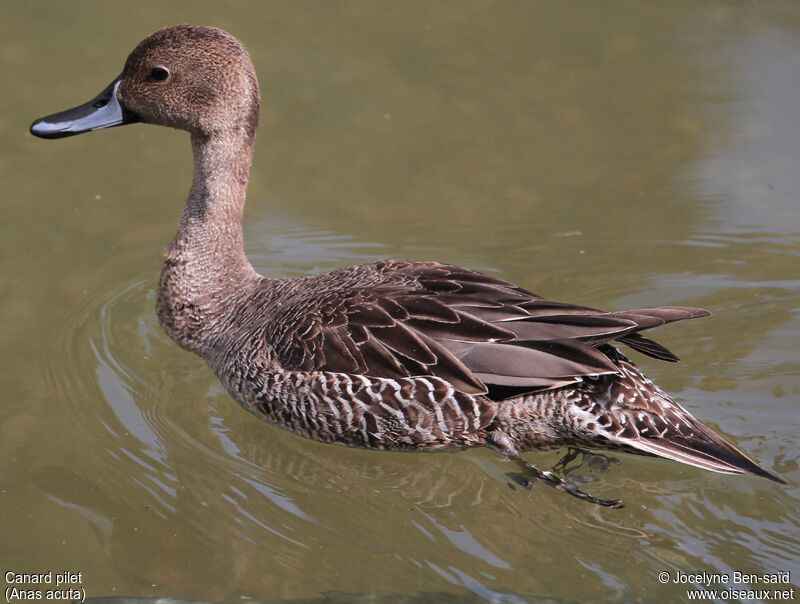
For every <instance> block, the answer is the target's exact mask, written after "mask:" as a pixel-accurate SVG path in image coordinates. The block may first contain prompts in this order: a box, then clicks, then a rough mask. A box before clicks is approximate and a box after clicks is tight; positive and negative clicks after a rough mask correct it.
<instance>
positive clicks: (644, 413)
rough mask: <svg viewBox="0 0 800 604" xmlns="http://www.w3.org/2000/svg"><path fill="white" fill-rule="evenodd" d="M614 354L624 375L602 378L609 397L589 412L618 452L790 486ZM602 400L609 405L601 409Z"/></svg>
mask: <svg viewBox="0 0 800 604" xmlns="http://www.w3.org/2000/svg"><path fill="white" fill-rule="evenodd" d="M610 353H611V355H612V360H613V361H614V363H615V364H616V365H617V367H618V369H619V373H618V374H612V375H606V376H599V378H597V381H596V382H595V386H594V387H595V388H597V387H598V386H600V388H599V389H600V391H602V393H603V395H604V396H599V397H598V396H597V394H599V393H595V394H594V395H593V396H592V397H591V398H592V399H593V400H594V401H595V403H594V404H593V405H592V408H591V409H587V408H585V409H584V411H589V413H588V414H587V418H592V425H593V426H595V431H597V429H598V427H599V428H600V430H601V432H602V436H603V437H604V438H605V439H606V440H607V442H608V443H609V444H610V445H611V446H612V447H619V448H622V449H626V450H628V451H631V452H634V453H640V454H645V455H655V456H657V457H664V458H666V459H672V460H675V461H679V462H681V463H685V464H688V465H691V466H695V467H698V468H703V469H705V470H711V471H712V472H720V473H722V474H754V475H756V476H763V477H764V478H768V479H770V480H773V481H775V482H778V483H780V484H786V481H784V480H783V479H782V478H780V477H778V476H776V475H774V474H772V473H770V472H767V471H766V470H765V469H763V468H762V467H761V466H759V465H758V464H757V463H756V462H754V461H753V460H752V459H750V458H749V457H748V456H747V455H745V454H744V453H742V452H741V451H739V450H738V449H736V448H735V447H734V446H733V445H732V444H730V443H729V442H728V441H726V440H725V439H724V438H722V437H721V436H720V435H719V434H717V433H716V432H714V431H713V430H711V429H710V428H709V427H707V426H705V425H704V424H702V423H701V422H699V421H698V420H697V419H695V418H694V417H693V416H692V415H691V414H690V413H689V412H688V411H686V409H684V408H683V407H681V406H680V405H679V404H678V403H676V402H675V401H673V400H672V399H671V398H670V396H669V395H668V394H667V393H666V392H664V391H663V390H661V388H659V387H658V386H657V385H655V384H654V383H653V382H651V381H650V380H649V379H647V378H646V377H645V376H644V375H642V373H641V371H639V369H638V368H637V367H636V365H634V364H633V363H632V362H631V361H629V360H628V359H627V358H625V356H624V355H622V354H621V353H619V351H617V350H616V349H612V350H611V351H610ZM598 399H602V400H603V402H602V403H599V404H598ZM587 432H588V431H587Z"/></svg>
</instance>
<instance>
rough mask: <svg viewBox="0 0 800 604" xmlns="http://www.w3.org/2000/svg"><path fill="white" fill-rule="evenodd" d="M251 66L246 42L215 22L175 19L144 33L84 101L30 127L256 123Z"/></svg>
mask: <svg viewBox="0 0 800 604" xmlns="http://www.w3.org/2000/svg"><path fill="white" fill-rule="evenodd" d="M258 109H259V92H258V82H257V80H256V75H255V69H254V68H253V64H252V62H251V60H250V56H249V55H248V54H247V51H246V50H245V48H244V46H243V45H242V44H241V42H239V41H238V40H237V39H236V38H234V37H233V36H231V35H230V34H228V33H226V32H224V31H222V30H220V29H216V28H214V27H198V26H192V25H176V26H172V27H167V28H165V29H162V30H159V31H157V32H156V33H154V34H152V35H150V36H148V37H147V38H145V39H144V40H142V42H140V43H139V45H138V46H137V47H136V48H135V49H134V50H133V52H132V53H131V54H130V55H129V56H128V59H127V61H126V62H125V68H124V69H123V71H122V73H121V74H120V75H119V77H117V78H116V79H114V81H113V82H111V84H109V85H108V86H107V87H106V88H105V89H104V90H103V91H102V92H101V93H100V94H98V95H97V96H96V97H94V98H93V99H92V100H90V101H89V102H88V103H84V104H83V105H79V106H77V107H73V108H72V109H67V110H66V111H61V112H60V113H55V114H52V115H48V116H46V117H43V118H40V119H38V120H36V121H35V122H33V124H32V125H31V128H30V131H31V134H33V135H35V136H38V137H40V138H63V137H67V136H73V135H75V134H81V133H82V132H89V131H92V130H100V129H103V128H110V127H112V126H122V125H124V124H130V123H134V122H146V123H150V124H158V125H162V126H170V127H172V128H179V129H181V130H186V131H188V132H191V133H192V134H193V135H197V136H202V137H210V136H213V135H215V134H217V133H223V132H229V131H231V130H239V131H240V132H241V133H243V134H245V136H247V137H248V138H250V139H252V137H253V136H254V134H255V129H256V126H257V125H258Z"/></svg>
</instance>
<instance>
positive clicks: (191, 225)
mask: <svg viewBox="0 0 800 604" xmlns="http://www.w3.org/2000/svg"><path fill="white" fill-rule="evenodd" d="M192 149H193V151H194V178H193V180H192V188H191V190H190V192H189V198H188V200H187V201H186V207H185V209H184V211H183V215H182V216H181V221H180V227H179V228H178V233H177V235H176V236H175V238H174V239H173V240H172V243H171V244H170V245H169V246H168V247H167V250H166V261H165V263H164V268H163V270H162V272H161V281H160V284H159V295H158V303H157V310H158V316H159V319H160V321H161V324H162V326H163V327H164V329H165V331H166V332H167V333H168V334H169V335H170V336H172V338H173V339H175V340H176V341H177V342H178V343H179V344H181V345H182V346H184V347H185V348H189V349H190V350H194V351H196V352H201V353H202V352H205V351H206V350H204V348H205V349H207V348H208V346H209V345H210V343H209V339H210V338H212V337H213V333H205V332H206V331H208V330H213V329H214V328H220V327H221V326H222V325H223V324H224V322H225V319H226V318H227V316H228V315H229V314H230V313H231V312H232V310H233V308H234V307H235V304H236V302H237V300H239V299H240V297H241V296H242V295H244V293H245V291H246V290H247V287H246V286H247V284H248V283H250V282H252V281H253V280H254V279H255V278H257V277H258V275H257V274H256V272H255V271H254V270H253V267H252V266H251V265H250V263H249V262H248V260H247V257H246V256H245V253H244V245H243V244H244V237H243V235H242V214H243V211H244V203H245V194H246V190H247V180H248V175H249V172H250V164H251V161H252V155H253V137H252V136H250V135H248V134H247V133H246V131H245V130H244V129H236V130H235V131H231V132H225V133H222V134H215V135H211V136H200V135H196V134H193V135H192Z"/></svg>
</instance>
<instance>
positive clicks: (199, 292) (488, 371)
mask: <svg viewBox="0 0 800 604" xmlns="http://www.w3.org/2000/svg"><path fill="white" fill-rule="evenodd" d="M260 103H261V97H260V92H259V85H258V80H257V78H256V72H255V68H254V67H253V63H252V61H251V59H250V56H249V55H248V53H247V50H246V49H245V47H244V45H243V44H242V43H241V42H240V41H239V40H237V39H236V38H235V37H234V36H232V35H231V34H229V33H227V32H225V31H223V30H220V29H217V28H214V27H204V26H195V25H176V26H171V27H167V28H164V29H161V30H159V31H157V32H155V33H153V34H151V35H150V36H148V37H147V38H145V39H144V40H143V41H142V42H140V43H139V44H138V45H137V46H136V47H135V48H134V50H133V51H132V52H131V53H130V55H129V56H128V58H127V60H126V62H125V65H124V68H123V70H122V73H121V74H120V75H119V76H118V77H117V78H115V79H114V80H113V81H112V82H111V83H110V84H109V85H108V86H107V87H106V88H105V89H104V90H103V91H102V92H100V94H98V95H97V96H96V97H94V98H93V99H92V100H90V101H89V102H88V103H85V104H83V105H79V106H77V107H74V108H72V109H68V110H66V111H62V112H59V113H55V114H52V115H49V116H46V117H43V118H40V119H38V120H36V121H34V122H33V124H32V125H31V127H30V132H31V134H33V135H34V136H36V137H40V138H45V139H55V138H63V137H68V136H73V135H77V134H80V133H84V132H90V131H94V130H100V129H105V128H110V127H116V126H122V125H125V124H131V123H136V122H143V123H147V124H155V125H160V126H168V127H171V128H177V129H180V130H185V131H187V132H189V134H190V139H191V145H192V151H193V156H194V173H193V178H192V184H191V188H190V190H189V195H188V199H187V201H186V204H185V208H184V210H183V214H182V216H181V218H180V223H179V227H178V231H177V234H176V236H175V238H174V239H173V240H172V242H171V243H170V244H169V245H168V247H167V248H166V250H165V260H164V265H163V269H162V271H161V276H160V279H159V284H158V295H157V302H156V312H157V315H158V319H159V323H160V325H161V327H162V328H163V329H164V331H165V332H166V333H167V334H168V335H169V336H170V337H171V338H172V339H173V340H174V341H175V342H176V343H177V344H178V345H180V346H181V347H182V348H184V349H186V350H188V351H191V352H193V353H195V354H197V355H199V356H201V357H202V358H203V359H205V361H206V362H207V364H208V366H209V367H210V369H211V370H212V371H213V372H214V373H215V374H216V375H217V376H218V378H219V380H220V381H221V383H222V384H223V386H224V387H225V389H226V390H227V391H228V392H229V393H230V395H231V397H232V398H233V399H234V400H236V401H237V402H238V403H239V404H240V405H241V406H243V407H244V408H245V409H246V410H248V411H250V412H252V413H253V414H255V415H256V416H258V417H259V418H261V419H264V420H267V421H268V422H271V423H273V424H276V425H277V426H280V427H282V428H286V429H288V430H291V431H292V432H294V433H296V434H299V435H301V436H304V437H308V438H312V439H316V440H318V441H322V442H327V443H337V444H341V445H348V446H353V447H365V448H370V449H388V450H412V451H433V450H439V449H454V448H455V449H457V448H466V447H476V446H485V447H489V448H491V449H493V450H495V451H497V452H498V453H500V454H502V455H504V456H506V457H507V458H509V459H511V460H514V461H516V462H517V463H519V464H521V466H522V467H523V468H524V469H525V470H526V472H527V473H528V475H529V476H530V477H532V478H534V479H538V480H542V481H544V482H545V483H547V484H549V485H551V486H553V487H555V488H556V489H559V490H562V491H565V492H567V493H569V494H571V495H573V496H575V497H578V498H579V499H583V500H586V501H589V502H592V503H596V504H599V505H603V506H608V507H621V506H622V502H621V501H620V500H619V499H602V498H600V497H596V496H594V495H592V494H590V493H587V492H584V491H582V490H580V489H579V488H578V487H577V485H575V484H573V483H572V482H571V481H569V480H568V479H567V477H565V476H561V475H560V473H559V472H557V471H556V470H555V467H554V468H553V469H550V470H541V469H539V468H538V467H537V466H536V465H534V464H533V463H530V462H527V461H525V460H524V459H523V458H522V454H523V453H525V452H529V451H542V450H548V449H556V448H563V447H567V448H574V449H575V450H578V451H588V450H591V449H605V450H618V451H624V452H629V453H635V454H640V455H647V456H657V457H661V458H666V459H669V460H674V461H677V462H681V463H683V464H688V465H690V466H695V467H698V468H703V469H705V470H710V471H713V472H720V473H723V474H751V475H756V476H761V477H764V478H768V479H770V480H773V481H775V482H779V483H784V481H783V480H782V479H781V478H779V477H778V476H776V475H774V474H772V473H770V472H768V471H766V470H765V469H763V468H762V467H760V466H759V465H758V464H757V463H756V462H754V461H753V460H752V459H750V458H749V457H748V456H747V455H745V454H744V453H742V452H741V451H739V450H738V449H736V448H735V447H734V446H733V445H731V444H730V443H729V442H727V441H726V440H725V439H723V438H722V437H721V436H719V435H718V434H717V433H715V432H714V431H713V430H711V429H710V428H708V427H707V426H705V425H704V424H702V423H701V422H700V421H698V420H697V419H695V418H694V417H693V416H692V415H691V414H690V413H689V412H688V411H687V410H686V409H685V408H684V407H682V406H681V405H680V404H679V403H677V402H676V401H675V400H674V399H673V398H672V397H670V396H669V395H668V394H667V393H666V392H664V390H662V389H661V388H660V387H659V386H657V385H656V384H655V383H653V382H652V381H651V380H649V379H648V378H647V377H645V376H644V374H643V373H642V372H641V371H640V370H639V368H638V367H637V366H636V365H635V364H634V362H633V361H631V360H630V359H629V358H628V357H627V356H626V355H625V354H623V352H622V351H621V349H620V346H621V345H624V346H627V347H628V348H630V349H633V350H635V351H637V352H639V353H642V354H643V355H645V356H648V357H652V358H655V359H658V360H662V361H670V362H675V361H677V360H678V357H677V356H675V355H674V354H673V353H672V352H671V351H669V350H668V349H667V348H665V347H664V346H662V345H661V344H658V343H657V342H656V341H654V340H652V339H651V338H649V337H646V336H644V335H642V333H641V332H643V331H647V330H650V329H652V328H654V327H658V326H661V325H664V324H667V323H672V322H675V321H681V320H684V319H695V318H699V317H705V316H708V315H709V314H710V313H709V311H707V310H704V309H700V308H691V307H682V306H681V307H677V306H662V307H657V308H646V309H636V310H625V311H603V310H598V309H594V308H590V307H585V306H578V305H574V304H569V303H563V302H555V301H551V300H548V299H546V298H543V297H541V296H538V295H536V294H534V293H532V292H530V291H528V290H526V289H523V288H521V287H519V286H517V285H514V284H513V283H510V282H508V281H505V280H503V279H500V278H498V277H494V276H490V275H486V274H483V273H481V272H477V271H474V270H470V269H468V268H463V267H460V266H454V265H451V264H442V263H437V262H430V261H425V262H423V261H412V260H382V261H377V262H372V263H367V264H361V265H358V266H351V267H348V268H343V269H340V270H335V271H333V272H329V273H326V274H315V275H310V276H306V277H301V278H290V279H279V278H271V277H267V276H262V275H260V274H258V273H257V272H256V271H255V270H254V269H253V267H252V266H251V264H250V262H249V261H248V259H247V257H246V256H245V253H244V246H243V234H242V216H243V209H244V205H245V194H246V189H247V183H248V177H249V172H250V166H251V163H252V158H253V150H254V142H255V135H256V128H257V125H258V117H259V107H260Z"/></svg>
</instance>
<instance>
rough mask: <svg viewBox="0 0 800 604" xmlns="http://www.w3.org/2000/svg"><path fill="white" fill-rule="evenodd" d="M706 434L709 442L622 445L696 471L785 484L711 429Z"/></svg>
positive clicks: (629, 441) (642, 440)
mask: <svg viewBox="0 0 800 604" xmlns="http://www.w3.org/2000/svg"><path fill="white" fill-rule="evenodd" d="M704 427H705V426H704ZM706 430H708V428H706ZM708 431H709V432H710V433H711V434H713V435H714V437H715V439H714V441H713V442H709V441H704V440H700V439H684V438H681V439H677V438H674V439H668V438H667V439H662V440H652V439H645V438H640V439H626V443H625V444H626V445H628V446H629V447H631V448H633V449H636V450H637V451H642V452H644V453H649V454H651V455H656V456H657V457H664V458H666V459H672V460H674V461H679V462H682V463H685V464H688V465H690V466H695V467H696V468H702V469H704V470H711V471H712V472H719V473H720V474H754V475H756V476H763V477H764V478H768V479H770V480H773V481H775V482H777V483H780V484H786V481H785V480H783V479H782V478H779V477H778V476H775V475H774V474H771V473H770V472H767V471H766V470H765V469H764V468H762V467H761V466H759V465H758V464H757V463H755V462H754V461H753V460H752V459H750V458H749V457H747V456H746V455H745V454H744V453H742V452H740V451H739V450H738V449H735V448H734V447H733V445H731V444H730V443H728V442H727V441H725V440H723V439H722V437H720V436H719V435H717V434H715V433H714V432H711V430H708Z"/></svg>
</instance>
